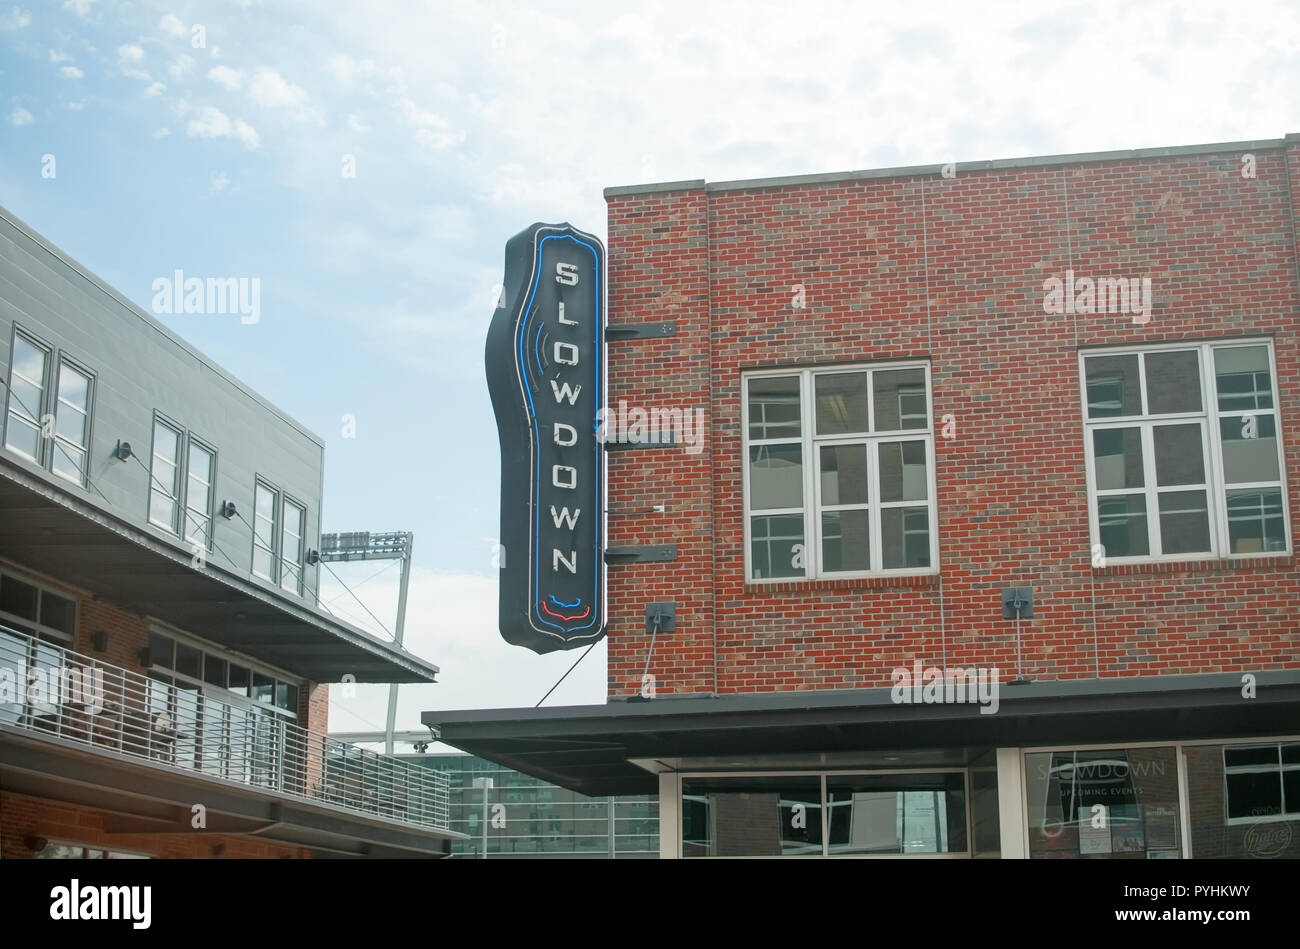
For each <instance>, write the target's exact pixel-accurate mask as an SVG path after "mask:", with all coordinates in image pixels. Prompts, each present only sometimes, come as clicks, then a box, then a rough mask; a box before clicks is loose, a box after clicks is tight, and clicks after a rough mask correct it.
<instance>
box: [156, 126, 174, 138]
mask: <svg viewBox="0 0 1300 949" xmlns="http://www.w3.org/2000/svg"><path fill="white" fill-rule="evenodd" d="M171 133H172V130H171V129H169V128H160V129H154V132H153V137H154V138H166V137H167V136H168V135H170V134H171Z"/></svg>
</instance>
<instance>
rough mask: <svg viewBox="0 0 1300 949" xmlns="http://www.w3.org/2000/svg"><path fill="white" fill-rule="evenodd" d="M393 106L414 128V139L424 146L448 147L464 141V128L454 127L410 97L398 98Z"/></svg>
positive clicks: (434, 147)
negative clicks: (418, 104)
mask: <svg viewBox="0 0 1300 949" xmlns="http://www.w3.org/2000/svg"><path fill="white" fill-rule="evenodd" d="M393 107H394V108H395V109H397V111H398V113H399V114H400V115H401V116H402V117H403V118H404V119H406V121H407V124H409V125H410V126H411V127H412V128H413V129H415V140H416V141H417V142H419V143H420V144H421V145H423V146H425V147H426V148H433V149H443V148H450V147H451V146H453V145H459V144H461V143H462V142H464V141H465V130H464V129H458V128H456V127H455V126H454V125H453V124H452V123H451V122H450V121H448V120H447V119H445V118H443V117H442V116H441V115H437V114H436V113H433V112H430V111H429V110H427V109H422V108H420V107H419V106H417V105H416V104H415V103H414V102H412V101H411V100H410V99H405V98H403V99H398V100H397V101H396V102H394V103H393Z"/></svg>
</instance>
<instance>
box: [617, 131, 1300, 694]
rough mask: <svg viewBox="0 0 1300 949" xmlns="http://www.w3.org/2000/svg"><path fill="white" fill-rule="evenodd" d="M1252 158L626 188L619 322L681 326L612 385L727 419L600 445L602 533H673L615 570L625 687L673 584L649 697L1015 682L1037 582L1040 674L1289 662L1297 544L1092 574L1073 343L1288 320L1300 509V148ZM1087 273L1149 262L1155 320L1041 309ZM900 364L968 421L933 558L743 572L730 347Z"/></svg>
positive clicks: (634, 352)
mask: <svg viewBox="0 0 1300 949" xmlns="http://www.w3.org/2000/svg"><path fill="white" fill-rule="evenodd" d="M1256 162H1257V176H1256V177H1255V178H1253V179H1248V178H1243V177H1242V176H1241V174H1240V169H1241V155H1240V154H1238V153H1236V152H1225V153H1222V154H1196V155H1175V156H1166V157H1148V158H1137V159H1128V160H1121V161H1086V160H1080V161H1078V162H1077V163H1073V164H1059V165H1044V166H1040V167H1020V168H1014V169H1000V170H982V171H969V172H965V171H962V170H961V168H960V167H958V169H957V174H956V177H954V178H950V179H946V178H943V177H941V176H939V175H933V176H927V175H911V176H897V177H880V178H873V179H860V180H854V181H841V182H830V183H808V184H792V185H785V186H779V187H768V188H754V189H749V190H706V189H705V188H704V187H703V186H702V185H699V184H698V183H694V184H687V185H684V186H683V187H682V188H680V189H679V190H671V191H659V192H649V193H636V194H619V193H617V192H616V193H614V194H611V195H610V196H609V198H608V208H609V271H610V272H609V288H610V289H609V293H610V297H609V318H610V322H611V323H642V322H651V321H666V320H674V321H676V323H677V334H676V336H674V337H670V338H665V339H658V340H636V341H615V342H611V343H610V344H609V347H608V348H609V362H608V365H609V395H608V400H609V404H610V405H616V404H617V403H618V401H619V400H620V399H626V400H627V402H628V403H629V405H641V406H644V407H650V406H666V407H668V406H696V405H698V406H701V407H706V408H707V409H708V418H709V432H708V439H707V443H706V446H705V449H704V451H702V452H701V453H699V454H694V455H692V454H687V453H686V452H685V451H684V450H683V449H681V448H670V449H644V450H635V451H622V452H612V453H611V454H610V468H609V484H610V493H609V506H610V515H609V544H610V545H611V546H623V545H635V544H658V543H676V544H677V545H678V559H677V560H676V561H674V562H672V563H667V564H638V565H632V566H626V565H625V566H613V567H611V568H610V571H609V602H610V617H609V693H610V695H611V696H612V697H616V696H622V695H627V694H630V693H631V692H633V691H635V690H636V688H637V687H638V685H639V683H640V679H641V672H642V669H643V667H644V664H645V660H646V654H647V650H648V647H649V637H648V636H647V635H646V633H645V624H644V616H643V610H644V604H645V603H646V602H649V601H655V600H675V601H676V602H677V610H678V614H677V631H676V632H674V633H671V634H667V635H664V636H660V637H659V641H658V643H657V644H656V646H655V649H654V656H653V660H652V662H651V665H650V672H651V673H652V674H653V675H654V676H655V678H656V688H657V690H658V691H659V692H660V693H674V692H709V691H716V692H718V693H731V692H748V691H767V690H789V689H827V688H857V687H871V686H881V685H886V684H888V683H889V674H890V672H891V670H892V669H894V668H896V667H899V666H910V664H911V663H912V661H913V660H914V659H920V660H921V661H922V662H923V663H925V664H926V665H931V664H933V665H949V666H955V665H980V666H994V665H996V666H998V667H1000V669H1001V670H1002V673H1003V675H1004V677H1011V676H1013V675H1014V674H1015V665H1016V641H1015V635H1014V629H1015V624H1014V622H1012V621H1007V620H1003V619H1002V618H1001V612H1000V608H999V603H1000V591H1001V589H1002V588H1004V587H1008V586H1032V587H1033V588H1034V596H1035V601H1034V610H1035V617H1034V619H1033V620H1031V621H1027V622H1026V623H1025V624H1024V626H1023V630H1022V632H1023V640H1022V650H1023V658H1022V667H1023V672H1024V674H1025V675H1027V676H1029V677H1032V678H1037V679H1052V678H1063V679H1064V678H1076V677H1084V676H1092V675H1094V674H1096V673H1098V672H1099V673H1100V674H1101V675H1103V676H1121V675H1125V676H1127V675H1139V674H1142V675H1167V674H1176V673H1204V672H1219V671H1238V670H1246V669H1249V670H1259V669H1277V668H1296V667H1300V657H1298V655H1297V647H1298V646H1300V633H1298V632H1297V623H1296V619H1295V618H1296V616H1297V615H1300V581H1298V580H1297V578H1296V574H1295V564H1294V559H1293V558H1286V559H1283V560H1269V561H1266V562H1257V563H1254V564H1248V563H1241V562H1236V563H1232V564H1229V563H1227V562H1225V561H1213V562H1203V563H1181V564H1157V565H1150V566H1142V567H1134V566H1129V567H1120V566H1112V567H1108V568H1099V569H1098V568H1094V567H1093V566H1092V563H1091V551H1090V540H1089V532H1088V501H1087V491H1086V483H1085V473H1084V456H1083V441H1084V440H1083V422H1082V408H1081V396H1080V391H1079V378H1078V375H1079V374H1078V352H1079V348H1080V347H1083V346H1091V345H1104V344H1114V345H1120V344H1126V345H1127V344H1140V345H1145V344H1148V343H1159V342H1178V341H1187V340H1200V339H1203V338H1227V337H1243V336H1250V337H1269V336H1271V337H1272V338H1273V340H1274V348H1275V359H1276V369H1277V377H1278V386H1279V390H1280V396H1281V402H1280V406H1279V408H1280V416H1281V420H1282V438H1283V442H1284V445H1285V473H1286V478H1287V480H1288V482H1289V485H1290V488H1289V490H1288V492H1287V496H1286V504H1287V505H1288V508H1289V510H1290V515H1291V522H1292V525H1293V528H1292V530H1293V532H1294V530H1295V527H1294V525H1296V524H1297V523H1298V522H1300V507H1298V506H1297V503H1296V491H1295V488H1294V486H1295V485H1296V484H1297V483H1298V481H1300V384H1298V383H1297V378H1298V376H1297V371H1298V370H1300V346H1298V345H1297V337H1296V331H1295V317H1296V313H1297V305H1298V302H1300V294H1298V292H1297V265H1296V255H1297V245H1296V237H1295V233H1296V222H1295V211H1294V208H1295V207H1296V205H1298V204H1300V142H1297V141H1295V140H1289V141H1288V142H1287V144H1286V147H1285V149H1283V148H1280V147H1274V148H1271V149H1262V150H1260V151H1258V152H1257V153H1256ZM1288 163H1289V165H1290V172H1291V174H1290V180H1288V175H1287V165H1288ZM1069 268H1073V269H1074V270H1075V271H1076V272H1077V273H1080V274H1097V275H1101V276H1150V277H1151V278H1152V287H1153V297H1154V308H1153V316H1152V319H1151V320H1150V322H1149V323H1146V324H1145V325H1139V324H1135V323H1133V322H1132V320H1131V318H1130V317H1129V316H1126V315H1111V314H1102V315H1095V316H1094V315H1061V316H1053V315H1046V314H1044V312H1043V281H1044V280H1045V279H1046V278H1048V277H1051V276H1056V277H1064V274H1065V271H1066V270H1067V269H1069ZM795 284H802V285H803V286H804V288H805V293H806V306H805V308H803V309H792V308H791V295H792V294H791V287H792V286H793V285H795ZM895 358H910V359H928V360H930V363H931V369H932V381H933V403H932V406H931V410H932V418H933V420H934V422H935V428H936V432H937V430H938V429H939V420H940V419H942V417H943V416H944V415H946V414H951V415H952V416H953V419H954V421H955V425H956V437H955V438H952V439H945V438H941V437H936V439H935V461H936V475H937V484H938V506H937V510H938V536H939V551H940V567H941V570H940V575H939V576H938V577H937V578H936V577H926V578H912V579H906V580H886V579H872V580H837V581H820V582H816V583H810V582H805V581H800V582H798V583H790V584H781V585H778V586H754V585H747V584H746V583H745V578H744V566H743V564H744V551H743V549H742V548H743V517H744V511H743V498H742V481H741V478H742V470H741V464H742V439H741V435H742V433H741V431H740V424H739V420H740V417H741V415H740V412H741V406H740V377H741V372H742V370H745V369H752V368H762V367H776V366H791V365H799V366H820V365H826V364H830V363H836V362H850V361H851V362H875V361H879V360H887V359H895ZM656 504H666V505H667V509H666V511H665V512H664V513H662V514H660V513H654V512H652V511H651V510H650V509H651V508H652V507H653V506H654V505H656ZM1292 543H1293V544H1294V539H1293V540H1292ZM1292 549H1294V547H1293V548H1292Z"/></svg>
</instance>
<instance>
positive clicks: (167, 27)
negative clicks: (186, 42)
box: [158, 13, 187, 36]
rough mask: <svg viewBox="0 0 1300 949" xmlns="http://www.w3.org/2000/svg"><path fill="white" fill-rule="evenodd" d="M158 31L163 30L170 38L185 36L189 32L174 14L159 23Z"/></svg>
mask: <svg viewBox="0 0 1300 949" xmlns="http://www.w3.org/2000/svg"><path fill="white" fill-rule="evenodd" d="M158 29H160V30H162V31H163V32H164V33H166V34H167V35H168V36H184V35H185V33H186V32H187V31H186V29H185V24H184V23H182V22H181V21H180V18H179V17H177V16H176V14H174V13H168V14H166V15H165V16H164V17H163V18H162V19H161V20H159V21H158Z"/></svg>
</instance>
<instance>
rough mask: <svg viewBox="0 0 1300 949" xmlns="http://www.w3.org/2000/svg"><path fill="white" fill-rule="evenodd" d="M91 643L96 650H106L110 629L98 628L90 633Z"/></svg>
mask: <svg viewBox="0 0 1300 949" xmlns="http://www.w3.org/2000/svg"><path fill="white" fill-rule="evenodd" d="M90 645H91V646H92V647H93V648H94V650H95V652H104V651H105V650H106V649H108V631H107V630H103V629H97V630H95V631H94V632H93V633H91V634H90Z"/></svg>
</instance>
